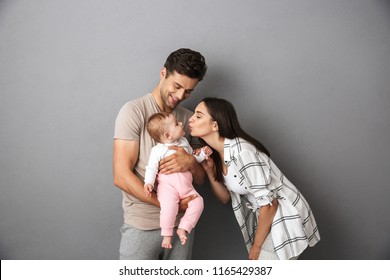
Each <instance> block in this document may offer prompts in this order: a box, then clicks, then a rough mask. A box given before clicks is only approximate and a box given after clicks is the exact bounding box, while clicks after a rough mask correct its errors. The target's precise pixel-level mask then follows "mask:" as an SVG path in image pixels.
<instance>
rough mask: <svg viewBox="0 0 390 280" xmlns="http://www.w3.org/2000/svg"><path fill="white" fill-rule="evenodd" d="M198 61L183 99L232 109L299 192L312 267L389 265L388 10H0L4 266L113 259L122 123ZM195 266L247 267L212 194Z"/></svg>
mask: <svg viewBox="0 0 390 280" xmlns="http://www.w3.org/2000/svg"><path fill="white" fill-rule="evenodd" d="M180 47H189V48H192V49H195V50H198V51H200V52H202V53H203V54H204V55H205V57H206V60H207V64H208V66H209V71H208V74H207V76H206V78H205V80H204V81H202V82H201V83H200V84H199V86H198V87H197V88H196V91H195V93H194V94H193V97H192V98H191V99H190V100H188V101H186V102H185V103H184V105H185V106H187V107H188V108H190V109H193V108H194V107H195V105H196V104H197V102H198V101H199V100H200V99H201V98H203V97H205V96H219V97H224V98H226V99H228V100H230V101H231V102H232V103H234V104H235V106H236V109H237V112H238V115H239V117H240V119H241V122H242V125H243V127H244V128H245V129H246V130H247V131H248V132H250V133H251V134H253V135H254V136H255V137H258V138H259V139H261V141H262V142H263V143H264V144H265V145H266V146H267V147H268V148H269V149H270V151H271V153H272V155H273V159H274V161H275V162H276V163H277V164H278V165H279V167H280V168H281V169H282V170H283V171H284V173H285V175H286V176H287V177H288V178H289V179H290V180H291V181H293V182H294V183H295V184H296V186H297V187H298V188H299V189H300V190H301V191H302V192H303V194H304V195H305V197H306V198H307V200H308V201H309V203H310V204H311V206H312V209H313V211H314V213H315V217H316V219H317V222H318V224H319V229H320V233H321V236H322V241H321V242H320V243H319V244H318V245H317V246H316V247H314V248H311V249H309V250H307V251H306V252H305V253H304V254H303V255H302V259H389V258H390V234H389V232H390V218H389V213H390V203H389V201H390V191H389V187H390V175H389V173H390V168H389V167H390V164H389V159H390V149H389V143H390V116H389V115H390V112H389V111H390V110H389V108H390V106H389V105H390V94H389V93H390V90H389V89H390V79H389V78H390V3H389V2H388V1H368V0H366V1H363V0H338V1H309V0H308V1H304V0H301V1H292V0H285V1H273V0H269V1H259V0H250V1H224V0H217V1H208V0H197V1H193V0H191V1H179V0H178V1H172V0H171V1H124V0H122V1H119V0H115V1H114V0H94V1H92V0H90V1H86V0H84V1H76V0H67V1H65V0H64V1H59V0H36V1H27V0H26V1H17V0H12V1H11V0H8V1H0V144H1V145H0V192H1V193H0V258H1V259H116V258H117V257H118V246H119V241H120V233H119V228H120V226H121V224H122V209H121V193H120V191H119V189H117V188H116V187H114V185H113V179H112V144H113V130H114V120H115V117H116V115H117V113H118V110H119V109H120V107H121V106H122V105H123V104H124V103H125V102H126V101H128V100H130V99H133V98H135V97H138V96H141V95H144V94H146V93H147V92H149V91H151V90H152V88H153V87H154V86H155V85H156V84H157V82H158V80H159V70H160V69H161V68H162V65H163V63H164V61H165V58H166V57H167V56H168V54H169V53H170V52H171V51H173V50H176V49H178V48H180ZM200 192H201V194H202V195H203V196H204V197H205V203H206V205H205V211H204V213H203V216H202V218H201V220H200V222H199V225H198V227H197V229H196V242H195V246H194V254H193V257H194V259H246V257H247V254H246V252H245V249H244V246H243V242H242V238H241V235H240V232H239V230H238V226H237V225H236V221H235V218H234V217H233V213H232V211H231V207H230V205H221V204H219V203H218V202H217V200H216V199H215V198H214V197H213V195H212V194H211V193H210V190H209V186H208V185H205V186H204V187H202V188H201V189H200Z"/></svg>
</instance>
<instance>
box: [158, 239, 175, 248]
mask: <svg viewBox="0 0 390 280" xmlns="http://www.w3.org/2000/svg"><path fill="white" fill-rule="evenodd" d="M161 247H163V248H166V249H172V236H164V238H163V241H162V244H161Z"/></svg>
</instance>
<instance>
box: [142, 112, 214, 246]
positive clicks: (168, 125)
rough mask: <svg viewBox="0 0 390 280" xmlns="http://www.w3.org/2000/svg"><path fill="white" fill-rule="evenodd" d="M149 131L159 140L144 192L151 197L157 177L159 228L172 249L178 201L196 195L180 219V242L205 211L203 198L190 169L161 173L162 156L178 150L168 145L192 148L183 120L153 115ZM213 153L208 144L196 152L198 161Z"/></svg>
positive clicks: (165, 244)
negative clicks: (198, 191)
mask: <svg viewBox="0 0 390 280" xmlns="http://www.w3.org/2000/svg"><path fill="white" fill-rule="evenodd" d="M147 129H148V132H149V134H150V136H152V138H153V139H154V140H155V141H156V142H158V144H157V145H156V146H154V147H153V148H152V150H151V153H150V157H149V162H148V165H147V166H146V172H145V181H144V183H145V185H144V189H145V193H146V195H147V196H150V194H151V192H152V190H153V188H154V182H155V180H156V177H157V182H158V186H157V199H158V200H159V202H160V207H161V212H160V227H161V235H162V236H163V241H162V244H161V246H162V247H163V248H167V249H171V248H172V235H173V228H174V224H175V220H176V215H177V213H178V210H179V201H180V200H181V199H183V198H185V197H187V196H190V195H193V194H195V195H197V197H196V198H195V199H193V200H192V201H190V202H189V203H188V208H187V210H186V212H185V213H184V216H183V217H182V218H181V220H180V224H179V227H178V229H177V231H176V233H177V235H178V236H179V238H180V241H181V244H182V245H184V244H185V243H186V240H187V233H190V232H191V230H192V229H193V228H194V227H195V225H196V223H197V222H198V220H199V217H200V215H201V214H202V211H203V198H202V197H201V196H200V195H199V194H198V193H197V192H196V190H195V189H194V187H193V185H192V174H191V172H190V171H186V172H180V173H173V174H169V175H164V174H158V168H159V162H160V160H161V159H163V158H165V157H167V156H169V155H171V154H173V153H175V152H176V151H175V150H172V149H169V146H180V147H183V148H184V149H185V150H186V151H187V152H188V153H189V154H193V150H192V148H191V146H190V144H189V143H188V141H187V139H186V138H185V137H184V134H185V132H184V129H183V125H182V123H181V122H178V121H177V120H176V117H175V116H174V115H172V114H168V113H156V114H153V115H152V116H151V117H150V118H149V120H148V125H147ZM211 153H212V150H211V148H210V147H208V146H205V147H203V148H202V149H201V150H200V153H199V151H197V153H196V154H193V155H194V156H195V158H196V160H197V161H198V162H202V161H203V160H204V159H205V158H206V156H209V155H210V154H211Z"/></svg>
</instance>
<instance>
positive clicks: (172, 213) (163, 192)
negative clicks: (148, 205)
mask: <svg viewBox="0 0 390 280" xmlns="http://www.w3.org/2000/svg"><path fill="white" fill-rule="evenodd" d="M157 180H158V186H157V198H158V201H159V202H160V208H161V211H160V227H161V235H162V236H172V235H173V228H174V225H175V220H176V215H177V213H178V210H179V201H180V200H181V199H183V198H185V197H187V196H189V195H193V194H196V195H198V197H197V198H195V199H193V200H191V201H190V202H189V203H188V208H187V210H186V211H185V214H184V216H183V217H182V218H181V220H180V224H179V228H182V229H184V230H186V231H187V232H188V233H190V232H191V230H192V229H193V228H194V227H195V225H196V223H197V222H198V220H199V217H200V215H201V214H202V211H203V198H202V197H201V196H200V195H199V194H198V193H197V192H196V190H195V189H194V187H193V185H192V174H191V172H190V171H187V172H181V173H173V174H169V175H164V174H158V176H157Z"/></svg>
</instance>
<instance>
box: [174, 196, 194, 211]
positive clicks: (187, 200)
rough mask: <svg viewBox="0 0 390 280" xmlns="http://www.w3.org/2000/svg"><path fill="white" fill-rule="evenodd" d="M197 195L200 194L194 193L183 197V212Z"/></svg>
mask: <svg viewBox="0 0 390 280" xmlns="http://www.w3.org/2000/svg"><path fill="white" fill-rule="evenodd" d="M197 197H198V195H196V194H193V195H190V196H187V197H185V198H183V199H182V200H180V202H179V212H182V213H183V212H185V211H186V210H187V208H188V203H190V201H192V200H194V199H195V198H197Z"/></svg>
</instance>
